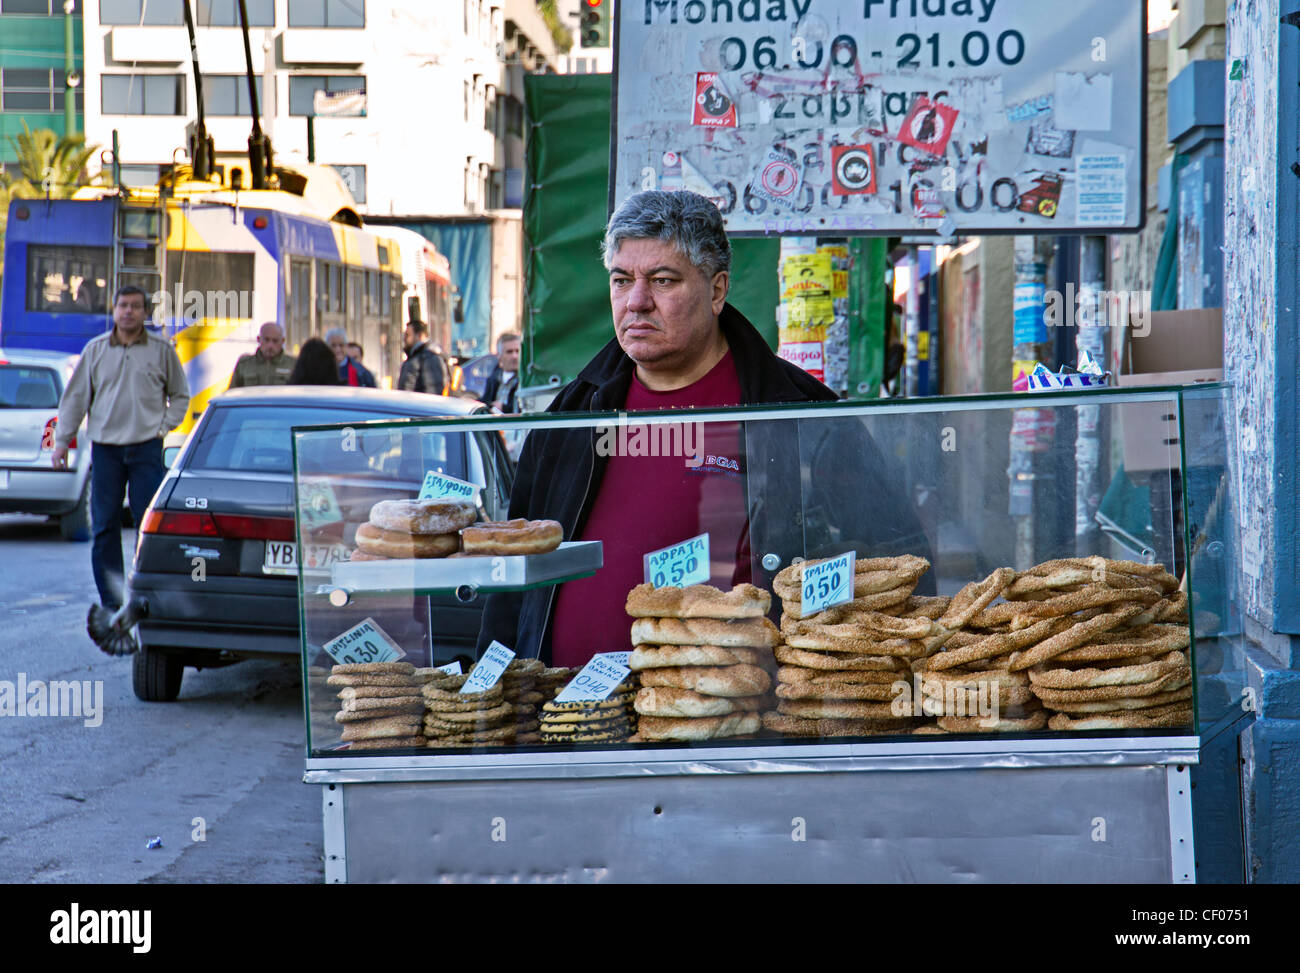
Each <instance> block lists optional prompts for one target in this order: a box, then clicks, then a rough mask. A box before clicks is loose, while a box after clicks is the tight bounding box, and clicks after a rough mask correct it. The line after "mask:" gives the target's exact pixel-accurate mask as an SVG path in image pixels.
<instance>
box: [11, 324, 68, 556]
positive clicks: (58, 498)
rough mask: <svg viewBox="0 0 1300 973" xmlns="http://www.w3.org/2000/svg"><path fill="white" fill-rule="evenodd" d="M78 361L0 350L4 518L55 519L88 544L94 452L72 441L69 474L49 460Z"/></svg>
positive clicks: (56, 354) (64, 356)
mask: <svg viewBox="0 0 1300 973" xmlns="http://www.w3.org/2000/svg"><path fill="white" fill-rule="evenodd" d="M80 357H81V356H80V355H69V354H66V353H64V352H58V351H30V350H27V349H23V350H12V351H11V350H8V349H4V348H0V513H25V514H47V515H49V516H51V517H57V518H58V521H59V530H60V532H62V534H63V536H64V537H65V538H66V539H67V540H70V541H88V540H90V450H89V449H78V448H77V445H78V439H74V440H73V443H72V446H73V448H72V449H71V450H70V451H69V452H68V468H67V470H55V469H54V467H53V466H52V465H51V458H52V457H53V455H54V427H55V425H56V424H57V422H58V418H59V399H60V397H62V395H63V389H64V388H65V387H66V386H67V384H68V381H69V379H71V378H72V370H73V368H75V367H76V364H77V360H78V358H80ZM85 433H86V429H85V424H84V423H83V424H82V428H81V429H79V430H78V435H79V437H80V438H81V439H82V440H84V437H85ZM86 445H87V446H88V445H89V442H88V441H86Z"/></svg>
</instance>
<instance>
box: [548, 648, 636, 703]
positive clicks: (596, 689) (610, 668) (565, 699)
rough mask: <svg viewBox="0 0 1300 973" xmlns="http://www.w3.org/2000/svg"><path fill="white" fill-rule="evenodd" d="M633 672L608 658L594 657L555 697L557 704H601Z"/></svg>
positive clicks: (602, 656) (603, 656)
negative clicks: (581, 702) (586, 702)
mask: <svg viewBox="0 0 1300 973" xmlns="http://www.w3.org/2000/svg"><path fill="white" fill-rule="evenodd" d="M631 671H632V670H631V669H629V668H628V667H627V666H621V665H618V664H617V663H615V662H613V661H611V660H610V659H608V658H606V657H605V655H603V654H602V655H597V656H593V657H592V660H591V661H590V662H588V663H587V664H586V665H585V666H583V667H582V671H581V672H579V673H578V674H577V675H576V676H574V677H573V679H571V680H570V681H569V684H568V685H567V686H565V687H564V689H563V690H561V692H560V694H559V695H558V696H556V697H555V702H557V703H574V702H578V701H584V702H585V701H587V700H591V701H593V702H599V701H600V700H604V699H608V698H609V697H610V694H611V693H613V692H614V690H615V689H617V688H618V687H619V686H620V685H621V684H622V682H623V680H624V679H626V678H627V677H628V674H629V673H630V672H631Z"/></svg>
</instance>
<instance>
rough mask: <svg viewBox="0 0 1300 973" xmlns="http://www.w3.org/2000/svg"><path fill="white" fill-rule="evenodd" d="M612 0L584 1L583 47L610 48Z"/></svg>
mask: <svg viewBox="0 0 1300 973" xmlns="http://www.w3.org/2000/svg"><path fill="white" fill-rule="evenodd" d="M611 2H612V0H582V46H583V47H609V6H610V3H611Z"/></svg>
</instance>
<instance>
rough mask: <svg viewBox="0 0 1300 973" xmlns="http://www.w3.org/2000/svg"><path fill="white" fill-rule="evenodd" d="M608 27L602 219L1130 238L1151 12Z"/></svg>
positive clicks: (798, 10) (1031, 6)
mask: <svg viewBox="0 0 1300 973" xmlns="http://www.w3.org/2000/svg"><path fill="white" fill-rule="evenodd" d="M615 19H616V25H615V26H616V30H615V44H614V90H615V99H616V101H615V110H614V112H613V118H612V132H611V143H610V144H611V162H612V168H611V176H610V206H611V209H612V208H614V207H617V206H618V205H619V204H621V203H622V202H623V201H624V200H626V199H627V198H628V197H629V196H631V195H632V194H633V193H636V192H638V191H640V190H643V189H681V188H687V189H693V190H694V191H696V192H702V193H703V194H704V195H707V196H709V197H710V198H712V199H713V200H714V201H715V202H716V203H717V204H718V207H719V208H720V209H721V210H722V212H723V214H724V216H725V217H726V222H727V230H728V232H729V233H731V234H741V235H764V234H782V235H812V234H854V235H871V234H877V235H889V236H899V235H915V234H920V235H923V236H927V235H928V236H941V237H950V236H953V235H973V234H984V233H1035V234H1051V235H1058V234H1062V233H1071V232H1078V233H1084V232H1086V233H1108V232H1122V231H1125V230H1138V229H1141V227H1142V224H1143V213H1144V204H1143V200H1144V198H1145V166H1144V162H1143V150H1144V146H1145V144H1146V140H1145V127H1146V44H1147V37H1146V23H1147V18H1146V3H1145V0H1138V2H1134V0H1089V2H1088V3H1080V4H1075V5H1072V6H1071V5H1065V6H1062V5H1059V4H1045V3H1040V2H1038V0H623V2H622V3H620V4H619V5H618V8H617V10H616V11H615ZM688 172H689V173H690V174H691V178H690V179H689V180H687V179H685V173H688ZM687 182H689V183H690V185H686V183H687Z"/></svg>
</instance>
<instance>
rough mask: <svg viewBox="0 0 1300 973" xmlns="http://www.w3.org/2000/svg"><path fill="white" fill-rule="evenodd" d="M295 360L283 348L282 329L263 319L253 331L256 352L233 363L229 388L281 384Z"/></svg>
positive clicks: (287, 378) (285, 380) (283, 382)
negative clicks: (263, 322) (255, 334)
mask: <svg viewBox="0 0 1300 973" xmlns="http://www.w3.org/2000/svg"><path fill="white" fill-rule="evenodd" d="M296 360H297V359H295V358H294V357H293V355H290V354H287V353H286V352H285V350H284V330H283V329H282V328H281V327H280V326H279V325H278V324H276V323H275V322H274V321H267V322H266V323H265V324H263V325H262V327H261V328H260V329H259V330H258V332H257V351H256V352H254V353H253V354H251V355H244V356H243V357H241V358H240V359H239V361H237V362H235V370H234V372H233V373H232V374H231V376H230V387H231V388H232V389H242V388H248V387H249V386H252V385H284V384H286V383H287V382H288V381H289V374H290V373H291V372H292V371H293V365H294V362H295V361H296Z"/></svg>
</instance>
